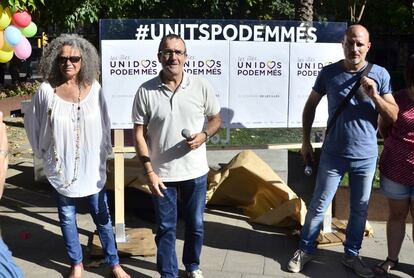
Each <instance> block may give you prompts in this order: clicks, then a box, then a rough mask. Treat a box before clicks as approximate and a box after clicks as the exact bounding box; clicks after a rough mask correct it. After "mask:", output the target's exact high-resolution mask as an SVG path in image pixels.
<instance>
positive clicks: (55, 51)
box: [39, 34, 100, 85]
mask: <svg viewBox="0 0 414 278" xmlns="http://www.w3.org/2000/svg"><path fill="white" fill-rule="evenodd" d="M65 45H68V46H71V47H73V48H75V49H78V50H79V52H80V55H81V56H82V60H81V69H80V71H79V73H78V76H77V77H78V82H79V83H80V84H83V85H86V84H92V83H93V81H94V80H96V79H98V78H99V72H100V71H99V67H100V60H99V55H98V52H97V51H96V48H95V47H94V46H93V45H92V44H91V43H90V42H89V41H87V40H86V39H84V38H82V37H80V36H79V35H76V34H62V35H60V36H59V37H57V38H55V39H54V40H52V42H51V43H49V44H48V45H47V47H46V48H45V49H44V51H43V55H42V57H41V59H40V65H39V71H40V73H41V75H42V76H43V79H44V80H46V81H48V82H49V83H51V84H57V83H58V82H61V81H62V74H61V72H60V69H59V63H58V57H59V55H60V53H61V51H62V48H63V47H64V46H65Z"/></svg>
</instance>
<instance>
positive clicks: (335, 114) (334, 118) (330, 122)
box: [325, 63, 373, 137]
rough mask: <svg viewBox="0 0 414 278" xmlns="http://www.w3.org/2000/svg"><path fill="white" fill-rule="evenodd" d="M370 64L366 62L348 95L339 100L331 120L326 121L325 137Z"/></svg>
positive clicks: (353, 93) (370, 66)
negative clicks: (339, 102)
mask: <svg viewBox="0 0 414 278" xmlns="http://www.w3.org/2000/svg"><path fill="white" fill-rule="evenodd" d="M372 66H373V64H371V63H368V65H367V66H366V67H365V69H364V71H363V72H362V73H361V76H360V77H359V78H358V80H357V81H356V82H355V85H354V87H352V89H351V91H349V93H348V95H347V96H346V97H345V98H344V100H343V101H342V102H341V104H340V105H339V107H338V108H337V109H336V111H335V113H334V115H333V116H332V118H331V120H330V121H329V123H328V126H327V127H326V132H325V137H326V136H327V135H328V132H329V130H331V129H332V127H333V126H334V125H335V122H336V119H337V118H338V116H339V114H341V112H342V111H344V109H345V107H346V105H347V104H348V102H349V101H350V99H351V98H352V97H353V96H354V95H355V92H356V91H357V90H358V88H359V86H361V78H362V77H363V76H367V75H368V73H369V72H370V71H371V68H372Z"/></svg>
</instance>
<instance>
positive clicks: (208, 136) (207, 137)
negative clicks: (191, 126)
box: [202, 130, 210, 142]
mask: <svg viewBox="0 0 414 278" xmlns="http://www.w3.org/2000/svg"><path fill="white" fill-rule="evenodd" d="M202 133H204V134H205V135H206V140H205V141H204V142H207V141H208V139H210V135H208V133H207V131H205V130H203V131H202Z"/></svg>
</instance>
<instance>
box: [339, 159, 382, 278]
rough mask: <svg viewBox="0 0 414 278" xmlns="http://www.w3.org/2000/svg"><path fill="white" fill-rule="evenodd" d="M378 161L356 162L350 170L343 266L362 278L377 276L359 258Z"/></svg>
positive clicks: (353, 162)
mask: <svg viewBox="0 0 414 278" xmlns="http://www.w3.org/2000/svg"><path fill="white" fill-rule="evenodd" d="M376 161H377V158H376V157H373V158H368V159H359V160H354V161H351V167H350V169H349V187H350V214H349V219H348V225H347V228H346V241H345V244H344V246H345V255H344V257H343V259H342V264H344V265H345V266H346V267H349V268H351V269H352V270H353V271H354V272H355V273H356V274H358V275H359V276H361V277H374V276H375V275H374V273H373V272H372V270H371V268H370V267H368V266H367V265H366V264H365V263H364V262H363V261H362V259H361V257H360V256H359V249H361V244H362V238H363V236H364V231H365V222H366V220H367V214H368V205H369V197H370V195H371V187H372V181H373V178H374V174H375V168H376V165H377V163H376Z"/></svg>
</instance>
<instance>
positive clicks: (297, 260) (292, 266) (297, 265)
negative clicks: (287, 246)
mask: <svg viewBox="0 0 414 278" xmlns="http://www.w3.org/2000/svg"><path fill="white" fill-rule="evenodd" d="M310 260H312V255H311V254H308V253H306V252H304V251H302V250H300V249H298V250H296V252H295V254H294V255H293V258H292V259H290V261H289V263H288V266H287V269H288V270H289V271H290V272H295V273H297V272H300V271H301V270H302V269H303V267H304V266H305V264H306V263H307V262H309V261H310Z"/></svg>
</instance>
